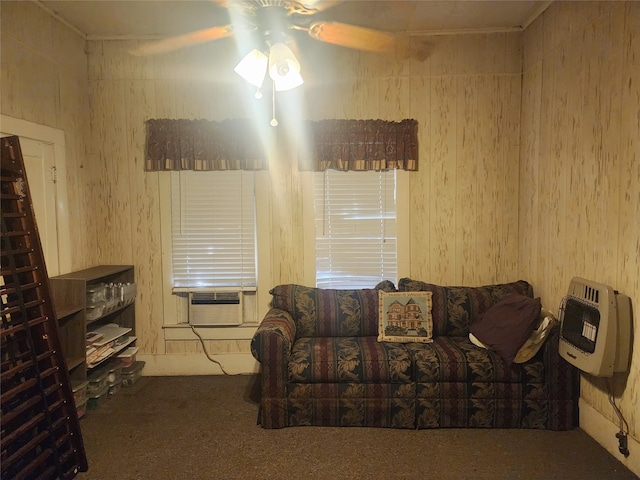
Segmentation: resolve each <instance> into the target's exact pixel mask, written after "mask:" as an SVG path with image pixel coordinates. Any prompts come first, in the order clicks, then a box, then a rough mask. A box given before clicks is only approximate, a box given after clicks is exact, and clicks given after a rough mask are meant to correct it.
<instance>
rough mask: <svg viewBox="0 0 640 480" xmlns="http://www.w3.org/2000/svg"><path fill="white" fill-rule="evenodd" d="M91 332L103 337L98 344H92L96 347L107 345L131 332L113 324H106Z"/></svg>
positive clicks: (129, 329)
mask: <svg viewBox="0 0 640 480" xmlns="http://www.w3.org/2000/svg"><path fill="white" fill-rule="evenodd" d="M91 331H92V332H97V333H100V334H101V335H104V338H103V339H102V340H100V341H99V342H93V345H95V346H96V347H102V346H104V345H106V344H107V343H109V342H113V341H114V340H116V339H117V338H119V337H122V336H123V335H126V334H127V333H129V332H130V331H131V328H124V327H120V326H118V325H117V324H115V323H107V324H105V325H102V326H101V327H99V328H96V329H95V330H91ZM87 333H88V332H87Z"/></svg>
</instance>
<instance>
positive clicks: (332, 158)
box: [298, 120, 418, 171]
mask: <svg viewBox="0 0 640 480" xmlns="http://www.w3.org/2000/svg"><path fill="white" fill-rule="evenodd" d="M310 127H311V128H310V136H311V142H312V145H311V148H312V149H311V155H312V158H308V157H309V155H308V154H307V155H305V154H301V155H300V158H299V161H298V168H299V169H300V170H313V171H322V170H326V169H328V168H331V169H336V170H387V169H393V168H397V169H402V170H418V122H417V121H416V120H402V121H400V122H388V121H384V120H320V121H315V122H310Z"/></svg>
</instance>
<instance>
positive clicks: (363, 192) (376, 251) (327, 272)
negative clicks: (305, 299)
mask: <svg viewBox="0 0 640 480" xmlns="http://www.w3.org/2000/svg"><path fill="white" fill-rule="evenodd" d="M313 182H314V206H315V222H316V285H317V286H318V287H323V288H373V287H374V286H375V285H376V284H377V283H378V282H380V281H381V280H391V281H393V282H395V281H396V277H397V235H396V195H395V192H396V171H395V170H389V171H384V172H375V171H367V172H342V171H337V170H325V171H324V172H318V173H315V174H314V177H313Z"/></svg>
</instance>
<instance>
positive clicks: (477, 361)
mask: <svg viewBox="0 0 640 480" xmlns="http://www.w3.org/2000/svg"><path fill="white" fill-rule="evenodd" d="M405 345H406V346H407V349H408V350H409V353H410V355H411V356H412V358H413V359H414V361H415V364H414V372H413V376H414V378H415V379H416V381H417V382H418V383H420V382H505V383H518V382H525V383H539V382H543V381H544V364H543V362H542V358H541V357H542V356H541V355H536V356H535V357H534V358H533V359H532V360H530V361H529V362H527V363H524V364H521V365H516V364H510V363H506V362H505V361H504V360H503V359H502V358H501V357H500V355H498V354H497V353H496V352H494V351H491V350H487V349H484V348H480V347H477V346H475V345H474V344H473V343H471V341H470V340H469V337H443V336H440V337H434V339H433V343H408V344H405Z"/></svg>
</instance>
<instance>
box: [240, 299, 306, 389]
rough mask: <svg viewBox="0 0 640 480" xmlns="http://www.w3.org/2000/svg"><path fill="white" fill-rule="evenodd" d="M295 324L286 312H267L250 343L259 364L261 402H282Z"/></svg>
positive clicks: (275, 309)
mask: <svg viewBox="0 0 640 480" xmlns="http://www.w3.org/2000/svg"><path fill="white" fill-rule="evenodd" d="M295 338H296V324H295V322H294V320H293V317H292V316H291V314H290V313H289V312H287V311H286V310H280V309H278V308H271V309H270V310H269V311H268V312H267V314H266V315H265V317H264V318H263V319H262V323H261V324H260V326H259V327H258V330H256V333H255V334H254V335H253V338H252V339H251V354H252V355H253V356H254V357H255V359H256V360H258V362H260V366H261V368H260V373H261V376H262V381H261V383H262V388H261V390H262V396H263V398H284V397H285V392H286V385H287V378H288V365H289V356H290V355H291V349H292V348H293V342H294V340H295Z"/></svg>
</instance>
